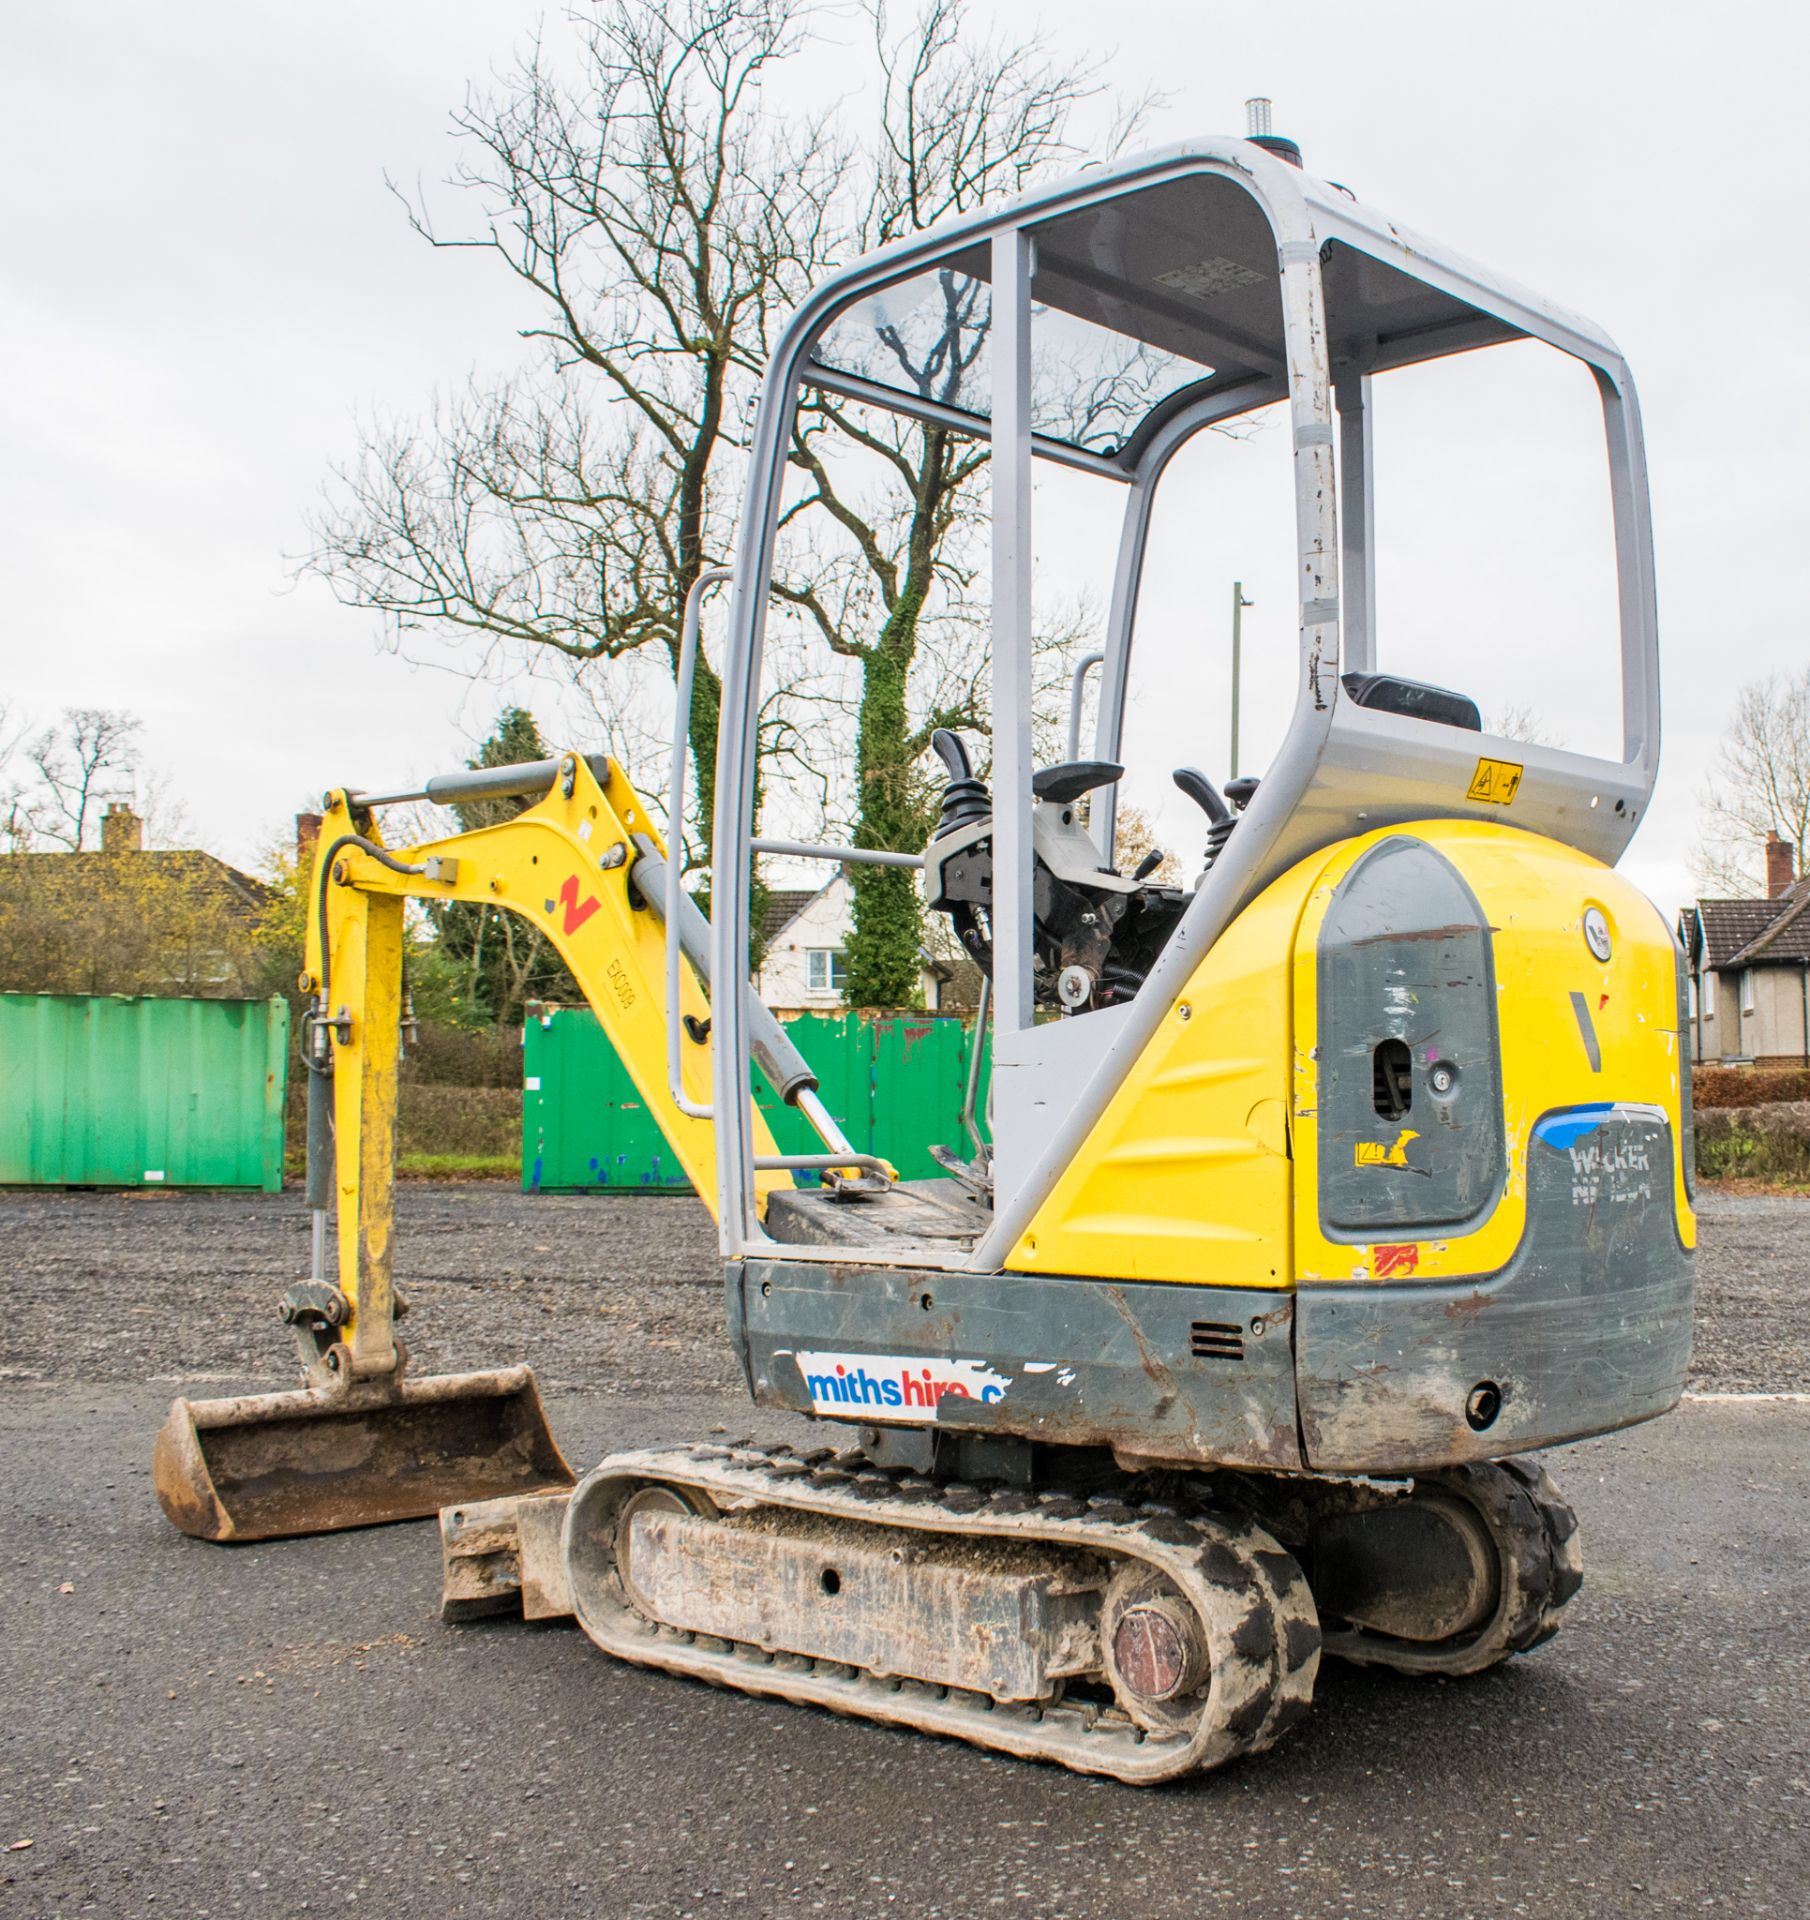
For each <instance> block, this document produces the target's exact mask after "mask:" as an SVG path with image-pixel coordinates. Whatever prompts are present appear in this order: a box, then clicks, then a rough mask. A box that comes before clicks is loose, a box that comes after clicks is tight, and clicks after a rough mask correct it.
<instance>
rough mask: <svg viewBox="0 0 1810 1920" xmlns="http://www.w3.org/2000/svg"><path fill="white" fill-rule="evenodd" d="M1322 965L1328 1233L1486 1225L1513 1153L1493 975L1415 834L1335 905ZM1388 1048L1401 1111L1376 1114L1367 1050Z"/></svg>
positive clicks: (1464, 897)
mask: <svg viewBox="0 0 1810 1920" xmlns="http://www.w3.org/2000/svg"><path fill="white" fill-rule="evenodd" d="M1318 967H1319V1003H1320V1005H1319V1034H1320V1060H1319V1125H1320V1196H1319V1203H1320V1224H1321V1226H1322V1228H1323V1229H1324V1231H1325V1233H1326V1235H1327V1237H1328V1238H1329V1239H1334V1240H1349V1241H1353V1242H1361V1241H1373V1240H1377V1239H1390V1238H1401V1239H1417V1238H1421V1237H1424V1235H1426V1234H1427V1233H1429V1232H1432V1231H1442V1232H1446V1233H1455V1232H1459V1231H1462V1230H1463V1229H1464V1228H1465V1227H1466V1225H1467V1224H1470V1223H1475V1222H1480V1221H1482V1220H1483V1219H1485V1218H1486V1217H1487V1216H1488V1215H1489V1214H1490V1213H1491V1212H1492V1211H1493V1210H1494V1208H1495V1204H1496V1201H1497V1198H1498V1197H1499V1195H1500V1194H1501V1192H1502V1186H1503V1182H1504V1181H1505V1179H1506V1178H1507V1172H1508V1157H1507V1147H1506V1144H1505V1141H1504V1138H1503V1132H1502V1070H1501V1056H1500V1050H1499V1047H1498V1044H1497V1038H1496V982H1495V972H1494V968H1493V967H1492V965H1491V956H1490V936H1489V927H1488V925H1487V924H1486V922H1485V920H1484V916H1483V910H1482V908H1481V907H1479V906H1478V904H1477V900H1476V896H1475V895H1474V894H1473V893H1472V892H1471V890H1470V888H1469V887H1468V886H1466V885H1465V883H1464V880H1463V878H1462V876H1461V875H1460V874H1459V872H1458V869H1457V868H1456V867H1455V866H1453V865H1452V863H1451V862H1450V861H1449V860H1448V859H1446V857H1445V856H1444V855H1443V854H1442V853H1439V852H1438V851H1437V850H1436V849H1434V848H1432V847H1430V846H1428V845H1427V844H1426V842H1425V841H1424V840H1410V839H1407V838H1405V837H1404V838H1400V839H1388V840H1382V841H1379V842H1378V843H1377V844H1376V845H1375V846H1374V847H1372V848H1371V849H1370V850H1369V851H1368V852H1367V853H1365V854H1364V855H1363V857H1362V858H1361V859H1360V860H1359V861H1358V862H1357V864H1356V865H1355V866H1354V867H1353V868H1352V869H1351V871H1350V873H1348V874H1347V875H1346V876H1345V878H1344V880H1343V881H1342V882H1341V883H1340V885H1339V889H1338V892H1337V893H1336V894H1334V896H1333V899H1332V904H1331V906H1330V907H1329V908H1328V909H1327V913H1326V922H1325V925H1324V927H1323V929H1322V930H1321V933H1320V943H1319V958H1318ZM1329 1035H1331V1036H1336V1038H1333V1039H1329V1038H1328V1036H1329ZM1390 1041H1393V1042H1399V1043H1401V1044H1403V1045H1405V1046H1406V1048H1407V1050H1408V1055H1409V1061H1410V1066H1409V1085H1408V1089H1407V1091H1408V1094H1409V1098H1408V1103H1407V1106H1406V1108H1405V1110H1404V1111H1402V1112H1401V1113H1399V1114H1385V1113H1384V1112H1382V1111H1380V1110H1379V1100H1378V1097H1377V1090H1376V1080H1377V1073H1378V1069H1377V1067H1376V1060H1375V1055H1376V1049H1377V1047H1378V1045H1379V1043H1383V1042H1390ZM1442 1078H1444V1079H1446V1080H1448V1081H1449V1084H1448V1085H1447V1086H1446V1087H1445V1088H1444V1090H1443V1091H1436V1088H1437V1087H1438V1086H1439V1084H1440V1081H1441V1080H1442ZM1409 1136H1411V1137H1409ZM1366 1149H1368V1150H1370V1152H1371V1153H1372V1155H1373V1157H1372V1158H1371V1159H1370V1160H1369V1161H1364V1160H1363V1159H1361V1158H1360V1156H1361V1154H1362V1153H1363V1152H1364V1151H1365V1150H1366ZM1391 1149H1397V1158H1396V1160H1391V1159H1390V1158H1388V1156H1389V1154H1390V1151H1391Z"/></svg>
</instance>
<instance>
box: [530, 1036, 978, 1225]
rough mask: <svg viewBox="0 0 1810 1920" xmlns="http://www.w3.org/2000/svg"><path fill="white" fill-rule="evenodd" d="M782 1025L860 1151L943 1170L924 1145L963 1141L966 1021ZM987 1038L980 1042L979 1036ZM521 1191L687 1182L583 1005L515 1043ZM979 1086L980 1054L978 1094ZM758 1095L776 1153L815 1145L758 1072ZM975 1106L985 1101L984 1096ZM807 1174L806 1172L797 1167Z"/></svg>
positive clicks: (912, 1168)
mask: <svg viewBox="0 0 1810 1920" xmlns="http://www.w3.org/2000/svg"><path fill="white" fill-rule="evenodd" d="M786 1031H787V1033H788V1035H789V1036H790V1037H791V1039H792V1041H793V1043H794V1044H795V1045H796V1046H797V1048H798V1050H799V1051H800V1052H801V1053H802V1054H803V1055H804V1057H805V1058H806V1059H807V1060H808V1061H809V1062H810V1063H811V1065H812V1067H813V1068H815V1070H816V1072H817V1074H818V1077H819V1089H818V1090H819V1092H820V1093H821V1095H822V1097H823V1103H824V1105H825V1106H826V1107H828V1108H829V1110H830V1112H831V1114H832V1115H834V1117H835V1119H836V1120H837V1122H838V1124H839V1125H840V1126H841V1127H842V1129H843V1131H844V1132H845V1133H846V1134H847V1135H848V1140H849V1144H850V1145H851V1146H853V1147H855V1148H856V1149H857V1150H859V1151H861V1152H864V1153H883V1154H885V1155H886V1156H887V1157H888V1158H889V1159H890V1160H892V1162H893V1163H894V1165H896V1166H897V1167H898V1170H899V1173H900V1176H901V1177H902V1178H904V1179H907V1180H921V1179H928V1178H930V1177H932V1176H934V1175H935V1174H937V1173H939V1172H940V1171H941V1169H940V1168H939V1167H938V1166H937V1164H936V1162H935V1161H934V1160H932V1159H931V1157H930V1154H929V1150H928V1149H929V1147H930V1146H931V1145H932V1144H937V1145H945V1146H962V1147H963V1148H964V1151H965V1150H966V1149H965V1141H966V1136H965V1135H964V1134H963V1132H962V1128H961V1106H962V1090H963V1085H964V1082H965V1077H966V1074H967V1066H968V1048H969V1046H970V1044H971V1038H970V1029H969V1028H968V1026H967V1025H966V1024H965V1023H964V1022H963V1021H961V1020H959V1019H955V1018H952V1017H950V1016H948V1015H937V1014H897V1015H884V1016H872V1015H866V1014H853V1013H848V1014H818V1013H807V1014H800V1015H798V1016H797V1017H796V1018H795V1019H792V1020H789V1021H787V1022H786ZM983 1046H984V1043H983ZM523 1073H524V1076H525V1078H524V1088H525V1091H524V1095H523V1100H522V1188H523V1191H524V1192H528V1193H533V1192H550V1191H553V1192H561V1191H563V1192H571V1191H573V1190H575V1189H579V1188H586V1187H642V1188H647V1189H649V1190H650V1191H656V1192H668V1193H684V1192H689V1191H690V1188H689V1185H688V1183H687V1181H686V1179H685V1175H684V1173H683V1171H682V1170H681V1168H680V1167H679V1165H678V1163H677V1161H676V1160H674V1158H673V1156H672V1153H671V1151H670V1150H669V1149H668V1147H667V1145H666V1142H665V1140H664V1139H663V1138H662V1136H661V1134H660V1130H659V1128H658V1127H657V1126H656V1125H655V1124H654V1121H653V1118H652V1116H651V1115H650V1114H649V1113H648V1111H647V1108H646V1106H645V1105H644V1104H643V1103H642V1101H641V1098H640V1096H639V1095H638V1094H637V1093H636V1091H635V1087H634V1083H633V1081H631V1080H630V1079H629V1077H628V1074H627V1072H626V1070H625V1069H624V1068H623V1066H622V1063H621V1061H620V1060H618V1059H617V1057H616V1054H615V1051H614V1049H613V1048H612V1047H611V1046H610V1044H609V1042H608V1041H607V1040H606V1039H605V1038H604V1034H603V1029H602V1028H601V1027H600V1026H598V1024H597V1020H596V1017H595V1016H594V1015H593V1014H592V1013H591V1011H590V1009H589V1008H588V1007H557V1008H546V1009H543V1010H542V1011H541V1012H540V1013H538V1014H536V1015H533V1016H531V1017H530V1019H529V1021H528V1023H527V1029H526V1034H525V1040H524V1047H523ZM985 1090H986V1072H985V1060H984V1055H983V1070H982V1076H981V1097H982V1101H983V1103H984V1100H985ZM754 1099H755V1104H756V1106H758V1107H759V1108H760V1110H761V1112H762V1113H763V1114H764V1115H765V1116H766V1120H767V1124H768V1125H769V1127H771V1128H772V1131H773V1137H774V1139H775V1141H776V1142H777V1143H778V1145H779V1148H780V1150H781V1151H782V1152H784V1153H814V1152H817V1151H819V1149H820V1143H819V1141H818V1139H817V1136H816V1134H815V1133H814V1132H813V1131H812V1130H811V1128H810V1126H809V1125H808V1124H807V1123H806V1122H805V1120H804V1119H803V1117H802V1116H801V1115H800V1114H798V1113H797V1112H796V1111H795V1110H794V1109H792V1108H790V1107H787V1106H784V1105H782V1104H781V1102H780V1100H779V1098H778V1096H777V1095H776V1094H775V1093H774V1092H773V1090H772V1088H770V1087H769V1086H768V1085H767V1083H766V1081H765V1080H764V1079H763V1078H762V1076H761V1074H760V1073H759V1071H758V1070H757V1071H756V1073H755V1076H754ZM982 1111H983V1113H984V1111H985V1108H984V1104H983V1108H982ZM799 1178H800V1180H801V1182H804V1183H810V1182H813V1181H814V1180H815V1178H816V1176H815V1175H812V1174H804V1175H800V1176H799Z"/></svg>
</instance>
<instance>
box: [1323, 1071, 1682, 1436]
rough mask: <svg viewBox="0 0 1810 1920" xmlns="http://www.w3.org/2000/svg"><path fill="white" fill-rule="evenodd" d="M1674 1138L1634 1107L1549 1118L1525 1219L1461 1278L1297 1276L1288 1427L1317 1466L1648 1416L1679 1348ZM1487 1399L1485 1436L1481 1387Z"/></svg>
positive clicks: (1650, 1113) (1675, 1369)
mask: <svg viewBox="0 0 1810 1920" xmlns="http://www.w3.org/2000/svg"><path fill="white" fill-rule="evenodd" d="M1672 1179H1673V1174H1672V1136H1671V1128H1670V1126H1669V1124H1668V1123H1667V1121H1666V1118H1665V1116H1664V1115H1663V1114H1662V1113H1660V1112H1658V1111H1657V1110H1655V1109H1652V1108H1647V1107H1609V1106H1606V1105H1605V1106H1604V1107H1601V1108H1596V1109H1574V1110H1572V1111H1571V1112H1570V1113H1564V1114H1552V1115H1548V1116H1547V1117H1546V1118H1545V1119H1543V1120H1542V1121H1540V1123H1539V1124H1538V1125H1537V1126H1536V1127H1535V1129H1534V1137H1533V1139H1532V1141H1531V1142H1530V1143H1529V1147H1528V1175H1527V1186H1528V1196H1527V1230H1526V1232H1525V1233H1524V1234H1523V1236H1522V1240H1521V1244H1520V1246H1519V1247H1518V1248H1517V1249H1516V1251H1515V1254H1514V1256H1513V1258H1511V1259H1510V1260H1509V1261H1508V1263H1507V1265H1506V1266H1504V1267H1503V1268H1502V1269H1501V1271H1500V1272H1498V1273H1495V1274H1491V1275H1487V1276H1484V1277H1481V1278H1476V1279H1468V1280H1458V1281H1452V1280H1440V1281H1420V1282H1412V1281H1411V1282H1399V1283H1398V1282H1387V1283H1383V1284H1366V1283H1362V1282H1343V1283H1340V1284H1338V1285H1324V1284H1313V1285H1306V1284H1304V1285H1302V1286H1301V1287H1299V1288H1298V1289H1297V1293H1296V1327H1295V1349H1296V1365H1297V1378H1298V1387H1299V1393H1300V1409H1301V1432H1302V1438H1303V1442H1304V1445H1305V1447H1306V1450H1307V1459H1308V1463H1309V1465H1311V1466H1312V1467H1314V1468H1315V1469H1317V1470H1320V1471H1333V1472H1381V1473H1400V1472H1404V1471H1412V1470H1414V1469H1416V1468H1421V1467H1432V1466H1442V1465H1448V1464H1452V1463H1455V1462H1458V1461H1462V1460H1487V1459H1498V1458H1500V1457H1501V1456H1502V1455H1504V1454H1511V1453H1521V1452H1526V1451H1528V1450H1530V1449H1532V1448H1535V1447H1545V1446H1553V1445H1556V1444H1557V1443H1559V1442H1561V1441H1565V1440H1577V1439H1581V1438H1583V1437H1584V1436H1585V1435H1587V1434H1593V1433H1606V1432H1609V1431H1611V1430H1612V1429H1614V1428H1616V1427H1624V1426H1630V1425H1632V1424H1633V1423H1634V1422H1635V1421H1638V1420H1647V1419H1651V1418H1652V1417H1653V1416H1654V1415H1655V1414H1659V1413H1663V1412H1665V1411H1666V1409H1667V1408H1669V1407H1671V1406H1674V1405H1675V1404H1676V1403H1677V1400H1678V1396H1679V1394H1680V1393H1681V1392H1682V1391H1683V1389H1684V1375H1685V1369H1686V1367H1687V1366H1688V1364H1689V1362H1690V1352H1691V1303H1692V1293H1693V1262H1692V1257H1691V1255H1690V1253H1689V1252H1688V1251H1687V1250H1686V1248H1685V1247H1684V1246H1683V1245H1682V1244H1681V1242H1680V1241H1679V1238H1678V1233H1677V1226H1676V1222H1675V1218H1674V1214H1673V1208H1672ZM1485 1381H1488V1382H1492V1383H1494V1384H1495V1385H1496V1386H1497V1387H1498V1388H1499V1389H1500V1390H1501V1396H1502V1407H1501V1412H1500V1413H1499V1415H1498V1416H1497V1417H1496V1419H1495V1420H1494V1421H1493V1422H1492V1423H1491V1424H1490V1425H1489V1426H1488V1427H1487V1428H1485V1429H1484V1430H1483V1431H1481V1432H1476V1431H1473V1430H1472V1428H1471V1427H1470V1425H1469V1424H1468V1422H1467V1421H1466V1418H1465V1402H1466V1397H1467V1395H1469V1393H1470V1392H1471V1390H1472V1389H1473V1388H1474V1387H1475V1386H1477V1385H1478V1384H1479V1383H1481V1382H1485Z"/></svg>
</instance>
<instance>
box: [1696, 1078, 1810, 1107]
mask: <svg viewBox="0 0 1810 1920" xmlns="http://www.w3.org/2000/svg"><path fill="white" fill-rule="evenodd" d="M1691 1099H1692V1101H1693V1102H1694V1103H1695V1105H1696V1108H1697V1111H1698V1112H1699V1113H1702V1112H1703V1111H1704V1110H1705V1109H1706V1108H1715V1107H1763V1106H1771V1105H1774V1104H1776V1103H1777V1102H1779V1101H1794V1102H1795V1101H1803V1100H1810V1067H1783V1068H1770V1067H1769V1068H1755V1067H1698V1068H1697V1069H1696V1070H1695V1071H1694V1072H1693V1073H1692V1075H1691Z"/></svg>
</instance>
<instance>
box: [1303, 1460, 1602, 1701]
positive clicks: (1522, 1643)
mask: <svg viewBox="0 0 1810 1920" xmlns="http://www.w3.org/2000/svg"><path fill="white" fill-rule="evenodd" d="M1415 1484H1416V1485H1417V1486H1436V1487H1441V1488H1443V1489H1444V1490H1445V1491H1446V1492H1448V1493H1451V1494H1454V1495H1456V1496H1457V1497H1458V1498H1459V1499H1461V1500H1463V1501H1465V1502H1467V1503H1468V1504H1469V1505H1470V1506H1471V1507H1472V1508H1473V1509H1474V1510H1475V1511H1476V1513H1477V1514H1478V1516H1479V1517H1480V1518H1481V1519H1482V1521H1483V1523H1484V1525H1485V1526H1486V1527H1487V1528H1488V1530H1489V1534H1490V1538H1491V1539H1492V1540H1494V1541H1495V1543H1496V1556H1497V1567H1498V1570H1499V1573H1500V1577H1501V1583H1502V1585H1501V1597H1500V1599H1499V1600H1498V1602H1497V1605H1496V1611H1495V1613H1494V1614H1493V1615H1492V1617H1491V1618H1490V1620H1489V1621H1488V1622H1487V1623H1486V1624H1485V1625H1484V1626H1483V1627H1481V1628H1479V1629H1478V1630H1477V1631H1476V1632H1474V1633H1469V1634H1463V1635H1460V1636H1457V1637H1456V1638H1454V1639H1451V1640H1444V1641H1436V1642H1434V1643H1432V1644H1431V1645H1428V1644H1425V1643H1422V1642H1419V1641H1413V1640H1398V1639H1395V1638H1393V1637H1392V1636H1390V1635H1388V1634H1380V1633H1370V1632H1366V1631H1365V1630H1364V1629H1362V1628H1351V1629H1347V1630H1345V1631H1330V1632H1328V1633H1327V1634H1326V1636H1325V1651H1326V1652H1327V1653H1328V1654H1329V1655H1331V1656H1332V1657H1334V1658H1336V1659H1339V1660H1349V1661H1351V1662H1353V1663H1354V1664H1356V1665H1358V1666H1375V1667H1392V1668H1393V1669H1394V1670H1395V1671H1396V1672H1398V1673H1437V1674H1447V1675H1453V1676H1457V1675H1464V1674H1472V1673H1482V1672H1483V1671H1485V1669H1487V1668H1489V1667H1494V1666H1498V1665H1500V1664H1501V1662H1502V1661H1504V1660H1506V1659H1508V1658H1510V1656H1511V1655H1514V1654H1517V1653H1527V1652H1530V1651H1531V1650H1532V1649H1533V1648H1535V1647H1538V1646H1542V1645H1544V1644H1545V1642H1546V1641H1548V1640H1550V1639H1551V1638H1552V1636H1553V1635H1554V1634H1555V1633H1557V1632H1558V1630H1559V1625H1560V1616H1561V1614H1562V1613H1563V1612H1564V1610H1565V1607H1566V1604H1567V1603H1568V1602H1569V1601H1570V1599H1571V1597H1572V1596H1573V1595H1574V1594H1575V1593H1576V1592H1577V1590H1578V1588H1579V1587H1581V1586H1582V1585H1583V1584H1584V1557H1583V1542H1582V1540H1581V1538H1580V1537H1579V1534H1578V1524H1577V1515H1576V1514H1575V1513H1574V1512H1573V1511H1572V1510H1571V1508H1570V1506H1569V1505H1568V1504H1567V1503H1566V1501H1565V1498H1564V1496H1563V1495H1562V1494H1561V1493H1560V1492H1559V1490H1558V1487H1557V1486H1556V1485H1555V1484H1554V1482H1553V1479H1552V1476H1551V1475H1550V1474H1549V1473H1547V1471H1546V1470H1545V1468H1544V1467H1542V1466H1540V1465H1539V1464H1538V1463H1537V1462H1536V1461H1533V1460H1496V1461H1483V1462H1479V1463H1478V1464H1475V1465H1472V1466H1463V1467H1449V1468H1445V1469H1443V1470H1441V1471H1440V1472H1437V1473H1425V1474H1417V1475H1416V1476H1415Z"/></svg>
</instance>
